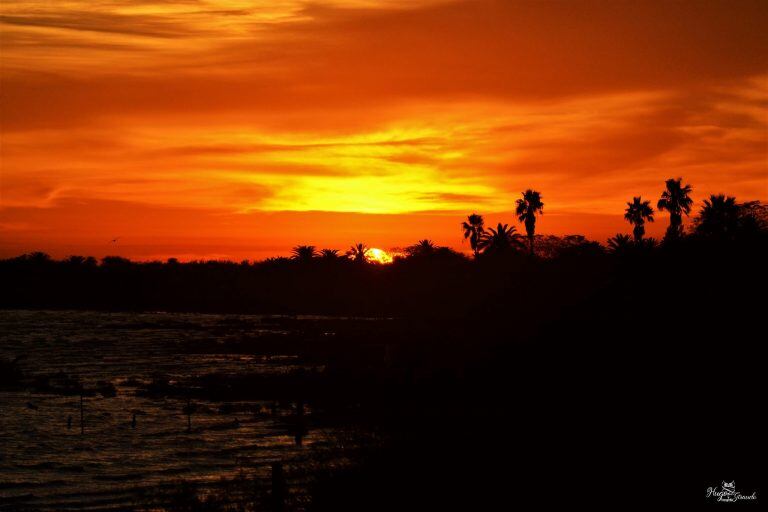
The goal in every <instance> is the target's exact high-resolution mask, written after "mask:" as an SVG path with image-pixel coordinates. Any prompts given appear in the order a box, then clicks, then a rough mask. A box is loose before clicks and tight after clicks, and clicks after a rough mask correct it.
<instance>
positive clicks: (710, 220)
mask: <svg viewBox="0 0 768 512" xmlns="http://www.w3.org/2000/svg"><path fill="white" fill-rule="evenodd" d="M740 217H741V205H739V204H738V203H737V202H736V198H735V197H731V196H726V195H724V194H718V195H714V194H712V195H710V196H709V199H705V200H704V206H702V208H701V211H700V212H699V215H698V217H697V218H696V220H695V223H696V232H697V233H699V234H702V235H707V236H714V237H722V238H725V237H729V236H733V235H734V234H736V231H737V230H738V228H739V221H740Z"/></svg>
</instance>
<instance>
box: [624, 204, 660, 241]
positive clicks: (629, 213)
mask: <svg viewBox="0 0 768 512" xmlns="http://www.w3.org/2000/svg"><path fill="white" fill-rule="evenodd" d="M624 218H625V219H627V221H628V222H629V223H630V224H632V225H633V226H634V229H632V234H633V235H634V237H635V243H637V244H640V243H642V241H643V236H644V235H645V222H646V221H648V222H653V208H651V202H650V201H643V200H642V198H640V197H634V198H632V202H631V203H627V209H626V210H625V213H624Z"/></svg>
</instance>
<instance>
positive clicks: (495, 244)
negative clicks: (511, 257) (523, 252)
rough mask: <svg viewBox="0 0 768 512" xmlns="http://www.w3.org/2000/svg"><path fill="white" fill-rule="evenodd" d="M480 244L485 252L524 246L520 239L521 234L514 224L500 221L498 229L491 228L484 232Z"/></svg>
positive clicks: (504, 250) (500, 251) (498, 251)
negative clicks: (510, 224)
mask: <svg viewBox="0 0 768 512" xmlns="http://www.w3.org/2000/svg"><path fill="white" fill-rule="evenodd" d="M479 246H480V248H481V249H482V250H483V253H487V254H495V253H503V252H507V251H510V250H513V249H518V248H520V247H521V246H523V243H522V242H521V241H520V234H519V233H518V232H517V230H516V229H515V227H514V226H509V225H508V224H502V223H501V222H499V225H498V226H497V227H496V229H493V228H490V229H489V230H488V231H487V232H485V233H483V237H482V238H481V239H480V242H479Z"/></svg>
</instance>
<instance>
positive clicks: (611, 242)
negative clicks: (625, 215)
mask: <svg viewBox="0 0 768 512" xmlns="http://www.w3.org/2000/svg"><path fill="white" fill-rule="evenodd" d="M631 243H632V237H630V236H629V235H625V234H623V233H616V235H615V236H613V237H611V238H609V239H608V251H609V252H612V253H614V254H619V253H623V252H626V251H627V250H628V249H629V248H630V247H631Z"/></svg>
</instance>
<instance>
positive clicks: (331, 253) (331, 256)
mask: <svg viewBox="0 0 768 512" xmlns="http://www.w3.org/2000/svg"><path fill="white" fill-rule="evenodd" d="M320 257H321V258H323V259H325V260H335V259H337V258H338V257H339V250H338V249H323V250H322V251H320Z"/></svg>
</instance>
